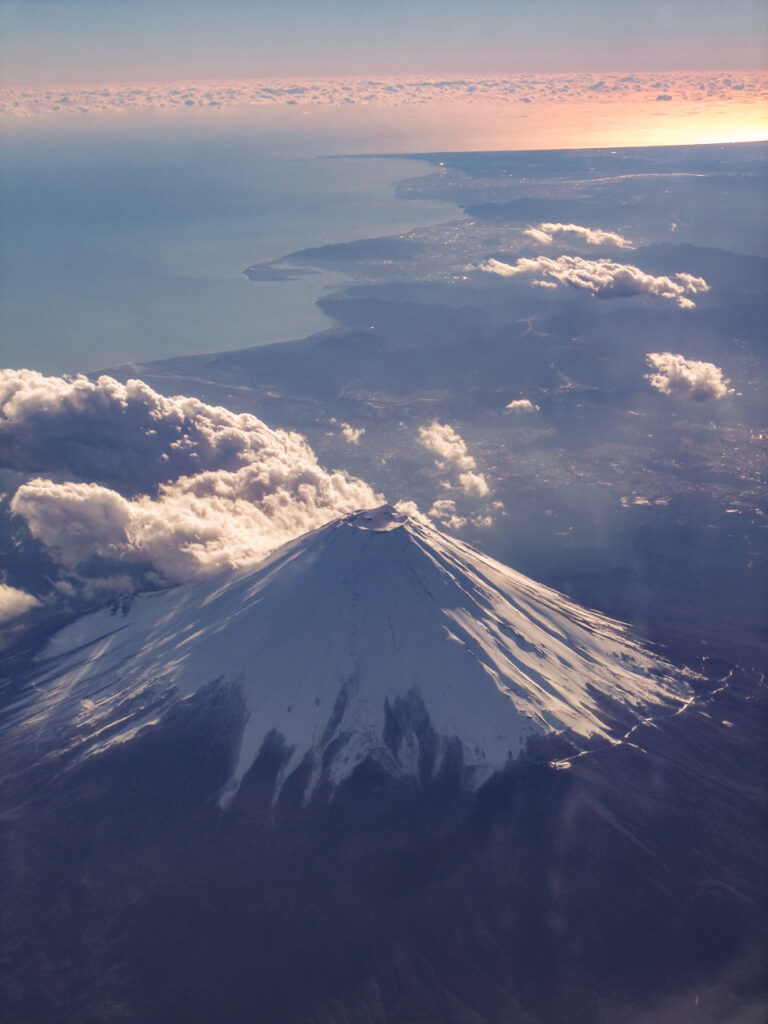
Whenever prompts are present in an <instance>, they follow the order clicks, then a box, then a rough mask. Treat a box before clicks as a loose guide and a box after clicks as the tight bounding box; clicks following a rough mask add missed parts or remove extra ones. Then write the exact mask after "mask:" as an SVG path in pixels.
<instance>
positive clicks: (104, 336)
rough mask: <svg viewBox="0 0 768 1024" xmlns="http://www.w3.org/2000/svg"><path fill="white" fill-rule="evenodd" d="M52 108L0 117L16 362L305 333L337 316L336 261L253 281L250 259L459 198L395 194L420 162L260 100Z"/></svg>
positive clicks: (2, 299)
mask: <svg viewBox="0 0 768 1024" xmlns="http://www.w3.org/2000/svg"><path fill="white" fill-rule="evenodd" d="M60 121H61V119H60V120H59V121H58V122H56V123H49V124H46V123H44V122H43V123H39V124H35V125H34V126H30V125H21V126H19V127H15V126H14V127H13V128H9V127H8V126H7V125H6V126H4V133H3V139H2V156H0V219H1V220H2V235H1V241H0V274H1V281H2V283H1V284H0V362H2V365H4V366H7V367H12V368H20V367H28V368H33V369H38V370H41V371H44V372H49V373H61V372H76V371H84V372H87V371H90V370H93V369H95V368H98V367H101V366H107V365H117V364H119V363H127V362H133V361H136V362H141V361H146V360H148V359H160V358H166V357H171V356H175V355H182V354H193V353H202V352H216V351H226V350H230V349H238V348H243V347H247V346H252V345H261V344H267V343H271V342H276V341H283V340H289V339H292V338H298V337H304V336H306V335H308V334H311V333H313V332H314V331H318V330H322V329H324V328H325V327H327V326H328V320H327V319H326V318H325V316H324V315H323V314H322V313H321V312H320V311H319V310H318V308H317V307H316V305H315V303H316V299H317V298H318V296H319V295H321V294H322V293H323V292H325V291H327V290H328V289H329V288H333V287H338V286H339V285H340V284H341V283H342V282H343V280H344V279H343V277H342V275H340V274H337V273H330V272H323V273H318V274H312V275H307V276H304V277H300V278H296V279H294V280H291V281H278V282H249V281H248V280H247V279H246V278H245V276H244V275H243V273H242V271H243V270H244V268H245V267H247V266H249V265H250V264H252V263H254V262H258V261H262V260H270V259H275V258H277V257H280V256H282V255H285V254H287V253H289V252H292V251H295V250H298V249H303V248H306V247H309V246H319V245H326V244H329V243H333V242H344V241H353V240H356V239H360V238H368V237H378V236H381V235H387V234H396V233H400V232H403V231H406V230H409V229H411V228H414V227H419V226H423V225H427V224H435V223H440V222H443V221H447V220H450V219H453V218H455V217H456V216H457V215H458V209H457V207H455V206H454V205H453V204H450V203H444V202H437V201H431V200H430V201H422V200H417V201H412V200H408V201H404V200H400V199H396V198H395V185H396V183H397V182H398V181H400V180H402V179H405V178H409V177H413V176H415V175H418V174H421V173H429V172H430V171H433V168H431V167H430V166H429V165H427V164H425V163H424V164H422V163H419V162H415V161H413V160H405V159H401V160H399V159H391V158H385V159H370V158H369V159H366V160H355V159H351V158H346V157H343V156H341V157H339V158H337V159H334V160H324V159H319V157H322V156H324V155H334V154H335V143H336V142H337V141H338V149H339V151H340V152H342V153H343V152H349V142H348V140H335V139H334V138H333V137H332V136H318V135H317V133H315V134H313V135H312V136H311V137H304V136H303V135H302V133H301V131H300V130H293V131H292V132H291V133H286V132H285V131H280V130H278V129H277V128H276V127H275V125H274V124H270V123H268V122H264V121H263V120H262V121H259V120H258V118H253V117H252V118H251V119H250V120H249V121H243V120H242V119H237V120H235V119H223V118H222V119H219V120H218V121H216V122H214V121H213V119H211V118H208V119H203V118H200V119H185V120H184V122H183V123H179V122H178V121H174V122H171V121H169V120H168V119H164V118H158V117H157V116H152V115H146V116H143V117H142V116H138V115H137V116H133V117H125V118H115V119H104V120H103V121H101V122H97V121H96V119H95V118H91V119H87V118H84V119H83V121H82V122H78V121H77V120H73V121H72V122H70V123H66V124H63V125H62V124H61V123H60ZM345 146H346V149H345V148H344V147H345Z"/></svg>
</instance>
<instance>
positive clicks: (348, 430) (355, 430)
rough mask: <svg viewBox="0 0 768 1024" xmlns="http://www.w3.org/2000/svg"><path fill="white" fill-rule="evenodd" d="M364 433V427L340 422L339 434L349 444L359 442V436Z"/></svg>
mask: <svg viewBox="0 0 768 1024" xmlns="http://www.w3.org/2000/svg"><path fill="white" fill-rule="evenodd" d="M364 433H365V427H352V426H350V424H349V423H342V424H341V436H342V437H343V438H344V440H345V441H348V442H349V443H350V444H360V438H361V437H362V436H363V434H364Z"/></svg>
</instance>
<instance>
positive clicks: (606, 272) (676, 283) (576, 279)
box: [480, 256, 709, 309]
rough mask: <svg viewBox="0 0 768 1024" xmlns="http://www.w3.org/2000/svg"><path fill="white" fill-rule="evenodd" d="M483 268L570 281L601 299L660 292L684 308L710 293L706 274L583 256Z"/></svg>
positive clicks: (545, 281)
mask: <svg viewBox="0 0 768 1024" xmlns="http://www.w3.org/2000/svg"><path fill="white" fill-rule="evenodd" d="M480 270H485V271H486V272H487V273H489V274H498V275H499V276H500V277H517V276H519V275H528V276H530V277H531V278H533V280H532V283H533V284H539V285H543V286H546V287H552V286H553V285H557V284H558V283H559V284H567V285H570V286H571V287H572V288H578V289H579V290H580V291H585V292H589V294H590V295H594V296H595V297H596V298H599V299H609V298H620V297H626V296H629V295H656V296H658V297H659V298H662V299H671V300H672V301H673V302H675V303H677V305H678V306H679V307H680V308H681V309H693V307H694V306H695V305H696V303H695V302H694V301H693V300H692V299H690V298H688V296H689V295H697V294H699V293H700V292H708V291H709V285H708V284H707V282H706V281H705V280H704V278H703V277H694V276H693V275H692V274H675V275H674V279H673V278H671V277H666V276H662V277H656V276H654V275H653V274H647V273H646V272H645V271H644V270H641V269H640V268H639V267H635V266H632V264H630V263H614V262H613V260H607V259H599V260H586V259H583V258H582V257H581V256H558V257H557V258H556V259H554V258H552V257H550V256H537V257H535V258H534V259H531V258H529V257H523V258H521V259H519V260H517V261H516V262H515V263H513V264H510V263H502V261H501V260H496V259H490V260H486V262H485V263H482V264H481V265H480Z"/></svg>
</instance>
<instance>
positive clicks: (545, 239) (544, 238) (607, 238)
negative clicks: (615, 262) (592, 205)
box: [523, 223, 635, 249]
mask: <svg viewBox="0 0 768 1024" xmlns="http://www.w3.org/2000/svg"><path fill="white" fill-rule="evenodd" d="M523 234H525V235H528V237H529V238H532V239H533V240H534V241H536V242H539V243H541V244H542V245H550V244H551V243H552V242H554V240H555V235H570V236H572V237H574V238H577V239H579V240H580V241H582V242H586V243H587V244H588V245H605V244H606V243H609V244H610V245H617V246H619V248H621V249H634V248H635V246H634V245H633V244H632V242H630V241H629V239H628V238H625V237H624V236H623V235H620V234H618V233H617V232H616V231H603V229H602V228H585V227H583V226H582V225H581V224H549V223H546V224H537V225H536V226H535V227H530V228H526V229H525V231H524V232H523Z"/></svg>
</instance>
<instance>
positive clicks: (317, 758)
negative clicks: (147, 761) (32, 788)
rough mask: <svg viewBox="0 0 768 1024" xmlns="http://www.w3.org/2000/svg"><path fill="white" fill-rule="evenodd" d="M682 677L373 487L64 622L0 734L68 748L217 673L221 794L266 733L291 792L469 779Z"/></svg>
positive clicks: (83, 746) (98, 739)
mask: <svg viewBox="0 0 768 1024" xmlns="http://www.w3.org/2000/svg"><path fill="white" fill-rule="evenodd" d="M687 680H690V676H686V673H684V672H682V671H679V670H676V669H675V668H673V666H672V665H670V664H669V663H668V662H666V661H665V660H663V659H662V658H661V657H659V656H658V655H656V654H654V653H651V652H650V651H648V650H646V649H645V648H644V647H643V646H642V645H641V644H639V643H638V642H636V641H635V640H633V639H632V638H631V637H630V636H629V635H628V632H627V629H626V628H625V627H624V626H623V625H621V624H620V623H618V622H615V621H613V620H611V619H609V618H607V617H605V616H603V615H600V614H598V613H596V612H593V611H588V610H587V609H584V608H581V607H579V606H578V605H576V604H574V603H573V602H571V601H569V600H568V599H566V598H565V597H563V596H562V595H561V594H558V593H556V592H555V591H553V590H550V589H549V588H547V587H545V586H542V585H541V584H538V583H535V582H534V581H533V580H530V579H528V578H526V577H525V576H522V575H520V574H519V573H517V572H514V571H513V570H511V569H509V568H507V567H505V566H503V565H501V564H499V563H498V562H495V561H493V560H492V559H490V558H487V557H485V556H484V555H481V554H480V553H479V552H477V551H476V550H474V549H472V548H470V547H469V546H468V545H466V544H463V543H461V542H460V541H457V540H454V539H452V538H449V537H447V536H445V535H444V534H442V533H440V532H438V531H436V530H435V529H433V528H432V527H430V526H428V525H426V524H425V523H424V522H422V521H420V520H419V521H417V520H416V519H414V518H408V517H407V516H405V515H403V514H402V513H400V512H398V511H397V510H396V509H395V508H393V507H392V506H387V505H385V506H382V507H380V508H378V509H374V510H372V511H362V512H357V513H354V514H352V515H348V516H346V517H344V518H342V519H339V520H336V521H334V522H331V523H329V524H328V525H326V526H324V527H322V528H320V529H319V530H316V531H314V532H312V533H309V534H307V535H305V536H303V537H301V538H299V539H298V540H296V541H294V542H292V543H289V544H288V545H286V546H284V547H282V548H281V549H280V550H279V551H277V552H276V553H275V554H274V555H273V556H272V557H271V558H270V559H269V560H268V561H267V562H266V563H265V564H262V565H261V566H260V567H259V568H257V569H256V570H255V571H254V570H237V571H231V572H228V573H225V574H223V575H220V576H217V577H215V578H213V579H210V580H206V581H204V582H201V583H196V584H193V585H187V586H182V587H178V588H175V589H172V590H168V591H165V592H162V593H155V594H148V595H144V596H141V597H138V598H135V599H133V600H130V601H129V600H126V601H124V602H123V603H122V605H121V607H119V608H118V607H116V606H112V607H111V608H109V609H104V610H102V611H97V612H95V613H93V614H90V615H87V616H85V617H83V618H82V619H80V620H78V621H77V622H75V623H74V624H72V625H70V626H69V627H67V628H65V629H63V630H62V631H61V632H60V633H58V634H57V635H56V636H54V637H53V639H52V640H51V641H50V642H49V644H48V646H47V647H46V648H45V649H44V650H43V652H42V654H41V656H40V657H39V659H38V665H37V668H36V669H35V672H34V678H33V680H32V682H33V686H32V688H31V689H30V690H29V691H28V696H27V697H26V699H24V700H22V701H21V702H20V704H19V705H17V706H16V708H15V709H14V712H13V714H12V716H11V719H10V722H9V728H10V736H9V738H10V740H11V742H12V744H14V745H16V746H17V747H18V748H19V749H21V748H22V747H23V748H26V749H33V750H35V751H36V752H37V756H38V757H39V756H40V753H41V752H42V753H47V752H52V753H53V752H55V751H57V752H58V753H59V754H62V753H65V756H66V757H67V759H70V758H74V759H75V760H76V761H80V760H82V759H84V758H91V757H94V756H96V755H98V754H100V753H101V752H103V751H105V750H106V749H108V748H110V747H112V746H114V745H115V744H127V743H130V741H131V740H133V739H134V738H135V737H136V736H137V735H139V734H140V733H142V732H143V731H146V730H148V729H162V727H163V722H164V720H165V718H166V717H167V715H168V714H169V712H170V710H171V709H172V708H173V707H174V706H177V705H178V703H179V702H180V701H185V700H188V699H190V698H192V697H193V696H194V695H196V694H198V693H199V692H200V691H202V690H203V689H204V688H205V687H207V686H214V687H215V686H217V685H219V686H220V685H223V686H228V687H230V688H231V689H232V692H234V693H236V694H237V695H238V697H239V699H240V700H241V702H242V714H241V715H240V719H239V728H241V735H240V737H239V739H238V740H236V741H235V744H234V746H235V747H236V749H237V756H236V758H235V759H234V763H233V765H232V770H231V773H230V776H229V778H228V780H227V783H226V785H225V787H224V789H223V790H222V793H221V795H220V800H221V802H222V803H223V804H225V805H226V804H227V803H228V802H229V801H230V800H231V798H232V797H233V796H234V794H235V793H236V791H237V789H238V787H239V786H240V783H241V781H242V780H243V778H244V777H245V776H246V774H247V773H248V771H249V769H250V768H251V766H252V765H253V764H254V762H255V761H256V760H257V759H258V758H259V756H260V755H261V754H263V753H264V752H265V750H266V749H267V748H269V749H270V750H272V751H273V753H274V752H277V753H278V760H279V762H280V767H279V771H278V772H277V774H276V776H275V780H274V789H275V792H274V795H275V797H276V796H278V795H279V792H280V789H281V787H282V785H283V784H284V782H285V781H286V780H287V779H288V778H289V777H290V776H291V775H293V774H294V773H296V772H298V771H301V773H302V775H301V778H302V783H301V784H302V787H303V790H304V796H305V798H309V797H311V796H312V795H313V794H314V793H315V791H319V792H322V791H325V792H332V791H333V789H335V787H336V786H338V784H339V783H340V782H342V781H343V780H345V779H346V778H348V777H349V776H350V775H352V773H353V772H354V771H355V770H356V769H357V768H358V767H359V766H361V765H363V764H364V763H366V762H368V763H373V764H375V765H376V766H377V768H378V769H380V770H383V771H384V772H385V773H386V774H387V775H390V776H394V777H400V776H405V777H415V778H418V779H420V780H421V781H427V780H428V779H430V778H433V777H435V776H437V775H439V774H440V773H441V772H444V771H448V770H454V771H458V772H459V773H460V775H461V778H462V781H463V784H464V785H465V786H467V787H469V788H470V789H475V788H476V787H477V786H478V785H479V784H481V783H482V782H483V781H485V780H486V779H487V778H488V777H489V776H490V775H491V774H493V773H494V772H496V771H498V770H499V769H502V768H504V767H505V765H507V764H509V763H510V762H512V761H514V760H517V759H518V758H519V757H520V756H521V755H524V754H525V753H526V752H527V751H529V750H530V749H531V746H532V745H533V746H536V744H537V743H539V741H540V740H541V739H542V738H545V737H551V736H554V735H558V734H567V737H568V740H569V741H570V747H569V748H568V749H571V750H573V749H574V746H575V747H577V748H578V747H580V746H583V744H584V743H585V742H589V741H592V740H594V739H600V738H602V739H608V740H613V739H616V738H618V737H619V736H620V735H621V734H623V733H626V732H627V730H628V729H629V728H631V726H632V725H633V724H634V723H635V722H636V721H637V720H638V718H645V717H648V716H650V715H653V714H654V712H658V711H661V710H663V709H665V708H666V709H670V708H671V709H677V708H679V707H680V706H681V705H682V704H683V703H684V702H686V701H688V700H689V698H690V695H691V692H690V689H689V686H688V682H687ZM57 748H58V750H57Z"/></svg>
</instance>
